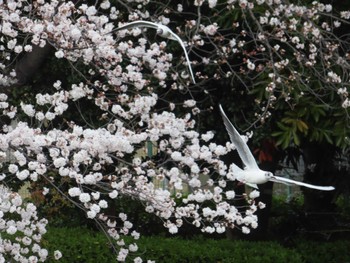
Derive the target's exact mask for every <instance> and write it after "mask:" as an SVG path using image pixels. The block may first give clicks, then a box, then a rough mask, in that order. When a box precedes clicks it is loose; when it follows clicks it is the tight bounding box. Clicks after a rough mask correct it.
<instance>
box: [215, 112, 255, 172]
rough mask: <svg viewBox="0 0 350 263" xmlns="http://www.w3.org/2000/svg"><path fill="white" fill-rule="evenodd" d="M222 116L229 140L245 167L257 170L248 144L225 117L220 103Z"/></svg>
mask: <svg viewBox="0 0 350 263" xmlns="http://www.w3.org/2000/svg"><path fill="white" fill-rule="evenodd" d="M219 107H220V111H221V115H222V118H223V119H224V124H225V127H226V130H227V132H228V135H229V136H230V139H231V142H232V143H233V144H234V145H235V146H236V149H237V152H238V155H239V157H240V158H241V159H242V162H243V164H244V166H245V167H244V168H245V169H249V170H250V169H252V170H259V167H258V165H257V163H256V161H255V158H254V156H253V154H252V153H251V151H250V149H249V147H248V145H247V144H246V142H245V141H244V140H243V139H242V137H241V135H240V134H239V133H238V131H237V130H236V128H235V127H234V126H233V125H232V123H231V122H230V120H229V119H228V118H227V116H226V114H225V112H224V110H223V109H222V107H221V105H219Z"/></svg>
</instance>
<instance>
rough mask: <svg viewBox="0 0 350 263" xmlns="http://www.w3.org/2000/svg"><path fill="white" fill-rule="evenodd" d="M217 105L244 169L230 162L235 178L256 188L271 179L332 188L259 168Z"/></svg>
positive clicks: (327, 188)
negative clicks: (292, 178)
mask: <svg viewBox="0 0 350 263" xmlns="http://www.w3.org/2000/svg"><path fill="white" fill-rule="evenodd" d="M219 107H220V111H221V115H222V118H223V120H224V124H225V127H226V130H227V132H228V134H229V136H230V139H231V142H232V143H233V144H234V145H235V146H236V148H237V152H238V155H239V157H240V158H241V159H242V162H243V164H244V170H243V169H241V168H239V167H238V166H237V165H235V164H234V163H233V164H231V166H230V169H231V170H232V172H233V173H234V174H235V175H236V178H237V180H239V181H240V182H242V183H245V184H247V185H249V186H251V187H254V188H257V185H258V184H263V183H266V182H268V181H271V182H276V183H282V184H287V185H291V184H295V185H300V186H304V187H308V188H313V189H317V190H322V191H331V190H334V187H333V186H318V185H312V184H307V183H303V182H298V181H294V180H291V179H287V178H283V177H280V176H275V175H273V174H272V173H271V172H267V171H263V170H260V169H259V167H258V165H257V163H256V161H255V159H254V156H253V154H252V153H251V152H250V150H249V147H248V145H247V144H246V143H245V141H244V140H243V139H242V137H241V135H240V134H239V133H238V131H237V130H236V128H235V127H234V126H233V125H232V123H231V122H230V120H229V119H228V118H227V116H226V114H225V112H224V110H223V109H222V107H221V105H219Z"/></svg>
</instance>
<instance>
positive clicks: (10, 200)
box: [0, 186, 62, 263]
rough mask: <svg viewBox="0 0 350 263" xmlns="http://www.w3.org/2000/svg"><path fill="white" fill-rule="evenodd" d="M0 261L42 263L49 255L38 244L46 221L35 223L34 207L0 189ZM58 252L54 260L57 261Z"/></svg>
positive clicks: (39, 220) (17, 195) (38, 220)
mask: <svg viewBox="0 0 350 263" xmlns="http://www.w3.org/2000/svg"><path fill="white" fill-rule="evenodd" d="M0 204H1V205H0V261H1V262H8V261H13V260H14V261H15V262H22V263H27V262H28V263H29V262H43V261H45V260H46V259H47V258H48V257H49V253H48V251H47V250H46V249H45V248H42V247H41V245H40V241H41V238H42V235H43V234H45V233H46V225H47V223H48V222H47V220H46V219H39V218H38V216H37V211H36V209H37V208H36V206H35V205H34V204H32V203H24V202H23V200H22V198H21V196H20V195H19V194H18V193H14V192H11V191H10V190H9V189H8V188H6V187H5V186H0ZM61 256H62V254H61V252H60V251H58V250H57V251H55V252H54V258H55V259H57V260H58V259H60V258H61Z"/></svg>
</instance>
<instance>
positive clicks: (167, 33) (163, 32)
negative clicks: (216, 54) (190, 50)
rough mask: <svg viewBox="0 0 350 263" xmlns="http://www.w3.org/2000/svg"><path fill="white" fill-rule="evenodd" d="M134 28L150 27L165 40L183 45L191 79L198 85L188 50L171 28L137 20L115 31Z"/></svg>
mask: <svg viewBox="0 0 350 263" xmlns="http://www.w3.org/2000/svg"><path fill="white" fill-rule="evenodd" d="M134 27H148V28H153V29H156V30H157V33H158V34H159V35H160V36H161V37H164V38H168V39H171V40H175V41H177V42H179V44H180V45H181V47H182V49H183V51H184V53H185V58H186V61H187V64H188V70H189V71H190V74H191V78H192V81H193V83H196V81H195V79H194V75H193V71H192V68H191V62H190V59H189V57H188V55H187V50H186V47H185V44H184V43H183V41H182V40H181V38H180V37H179V36H178V35H177V34H175V33H174V32H173V31H172V30H171V29H170V28H169V27H167V26H164V25H161V24H156V23H153V22H150V21H142V20H137V21H133V22H130V23H126V24H125V25H122V26H120V27H118V28H116V29H114V31H120V30H125V29H129V28H134Z"/></svg>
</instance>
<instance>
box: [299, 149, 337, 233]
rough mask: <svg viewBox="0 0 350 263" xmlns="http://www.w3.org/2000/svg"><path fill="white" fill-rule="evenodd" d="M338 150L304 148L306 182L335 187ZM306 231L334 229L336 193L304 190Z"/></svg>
mask: <svg viewBox="0 0 350 263" xmlns="http://www.w3.org/2000/svg"><path fill="white" fill-rule="evenodd" d="M335 154H336V148H335V147H334V146H332V145H329V144H316V143H309V144H307V145H304V147H303V157H304V163H305V174H304V181H305V182H306V183H311V184H315V185H335V183H336V178H337V173H338V171H337V169H336V167H335V165H334V158H335ZM302 191H303V194H304V212H305V219H306V226H305V227H306V230H307V231H309V230H310V231H317V230H324V229H329V228H332V227H334V225H335V223H334V219H335V218H334V212H335V204H334V199H335V195H336V191H318V190H313V189H308V188H303V189H302Z"/></svg>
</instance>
